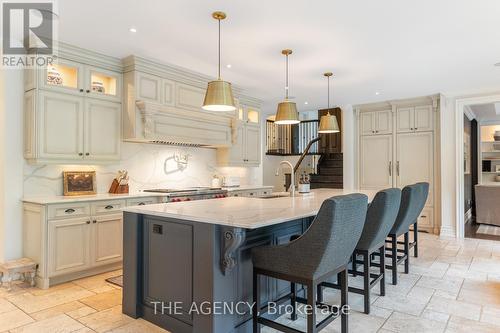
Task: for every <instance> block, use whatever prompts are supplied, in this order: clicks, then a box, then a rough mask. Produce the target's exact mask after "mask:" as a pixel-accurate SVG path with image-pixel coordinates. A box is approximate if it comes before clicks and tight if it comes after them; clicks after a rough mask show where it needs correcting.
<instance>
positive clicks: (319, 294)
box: [316, 284, 323, 303]
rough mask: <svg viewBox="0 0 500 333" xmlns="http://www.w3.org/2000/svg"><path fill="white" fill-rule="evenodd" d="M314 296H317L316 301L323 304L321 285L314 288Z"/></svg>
mask: <svg viewBox="0 0 500 333" xmlns="http://www.w3.org/2000/svg"><path fill="white" fill-rule="evenodd" d="M316 294H317V301H318V302H320V303H322V302H323V286H321V284H318V285H317V286H316Z"/></svg>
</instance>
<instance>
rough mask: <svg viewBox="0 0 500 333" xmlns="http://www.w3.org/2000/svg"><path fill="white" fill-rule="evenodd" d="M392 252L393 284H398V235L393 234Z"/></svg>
mask: <svg viewBox="0 0 500 333" xmlns="http://www.w3.org/2000/svg"><path fill="white" fill-rule="evenodd" d="M391 246H392V249H391V253H392V284H394V285H396V284H398V238H397V236H396V235H392V236H391Z"/></svg>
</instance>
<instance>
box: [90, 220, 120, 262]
mask: <svg viewBox="0 0 500 333" xmlns="http://www.w3.org/2000/svg"><path fill="white" fill-rule="evenodd" d="M122 239H123V218H122V214H121V213H119V214H107V215H101V216H97V217H94V218H93V220H92V240H91V242H90V244H91V248H92V251H91V258H92V265H93V266H99V265H105V264H110V263H113V262H117V261H121V260H122V256H123V246H122V243H123V241H122Z"/></svg>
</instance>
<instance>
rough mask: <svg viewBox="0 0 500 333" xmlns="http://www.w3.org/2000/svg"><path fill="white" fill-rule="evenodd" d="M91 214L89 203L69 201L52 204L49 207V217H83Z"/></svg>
mask: <svg viewBox="0 0 500 333" xmlns="http://www.w3.org/2000/svg"><path fill="white" fill-rule="evenodd" d="M89 215H90V206H89V204H88V203H77V202H75V203H68V204H60V205H50V206H49V208H48V218H49V219H65V218H72V217H82V216H89Z"/></svg>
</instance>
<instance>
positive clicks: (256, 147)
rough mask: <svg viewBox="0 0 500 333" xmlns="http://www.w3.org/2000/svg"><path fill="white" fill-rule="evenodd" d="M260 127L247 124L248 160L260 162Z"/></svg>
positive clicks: (255, 162)
mask: <svg viewBox="0 0 500 333" xmlns="http://www.w3.org/2000/svg"><path fill="white" fill-rule="evenodd" d="M260 149H261V147H260V128H259V127H256V126H245V156H246V158H245V159H246V162H247V163H251V164H260Z"/></svg>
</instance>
